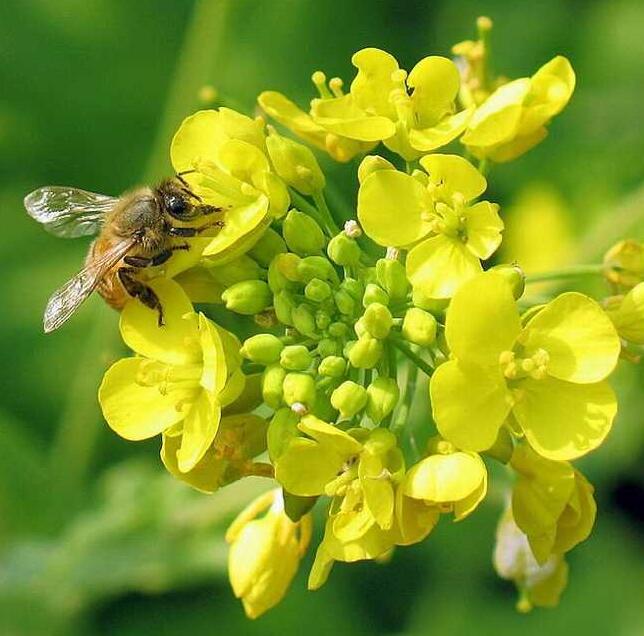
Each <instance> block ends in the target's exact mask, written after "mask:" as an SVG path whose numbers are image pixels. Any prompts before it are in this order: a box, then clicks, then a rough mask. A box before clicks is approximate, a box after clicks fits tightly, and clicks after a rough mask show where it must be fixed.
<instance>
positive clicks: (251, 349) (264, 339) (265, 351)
mask: <svg viewBox="0 0 644 636" xmlns="http://www.w3.org/2000/svg"><path fill="white" fill-rule="evenodd" d="M282 349H284V345H283V343H282V341H281V340H280V339H279V338H278V337H277V336H274V335H273V334H270V333H260V334H257V335H256V336H251V337H250V338H247V339H246V340H245V341H244V345H243V346H242V348H241V349H240V350H239V353H240V354H241V355H242V356H244V358H247V359H248V360H250V361H252V362H257V363H258V364H263V365H264V366H268V365H269V364H273V362H277V361H278V360H279V357H280V353H281V351H282Z"/></svg>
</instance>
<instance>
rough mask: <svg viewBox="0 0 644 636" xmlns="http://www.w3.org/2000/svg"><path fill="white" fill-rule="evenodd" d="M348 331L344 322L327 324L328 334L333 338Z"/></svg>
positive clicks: (339, 336) (341, 336)
mask: <svg viewBox="0 0 644 636" xmlns="http://www.w3.org/2000/svg"><path fill="white" fill-rule="evenodd" d="M348 333H349V326H348V325H347V323H346V322H332V323H331V324H330V325H329V335H331V336H333V337H334V338H344V337H346V336H347V334H348Z"/></svg>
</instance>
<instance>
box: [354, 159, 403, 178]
mask: <svg viewBox="0 0 644 636" xmlns="http://www.w3.org/2000/svg"><path fill="white" fill-rule="evenodd" d="M395 169H396V166H394V164H393V163H390V162H389V161H387V160H386V159H385V158H384V157H381V156H380V155H367V156H366V157H365V158H364V159H363V160H362V161H361V162H360V165H359V166H358V181H359V182H360V183H362V182H363V181H364V180H365V179H366V178H367V177H368V176H369V175H370V174H372V173H374V172H376V171H377V170H395Z"/></svg>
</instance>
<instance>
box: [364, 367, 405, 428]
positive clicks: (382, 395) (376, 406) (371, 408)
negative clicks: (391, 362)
mask: <svg viewBox="0 0 644 636" xmlns="http://www.w3.org/2000/svg"><path fill="white" fill-rule="evenodd" d="M367 396H368V400H367V415H368V416H369V417H370V418H371V419H372V420H373V422H375V423H376V424H380V422H382V420H384V419H385V417H387V415H389V414H390V413H391V412H392V411H393V410H394V408H395V407H396V404H398V400H399V399H400V389H398V384H397V383H396V381H395V380H394V379H393V378H386V377H384V376H379V377H377V378H376V379H375V380H374V381H373V382H372V383H371V384H370V385H369V386H368V387H367Z"/></svg>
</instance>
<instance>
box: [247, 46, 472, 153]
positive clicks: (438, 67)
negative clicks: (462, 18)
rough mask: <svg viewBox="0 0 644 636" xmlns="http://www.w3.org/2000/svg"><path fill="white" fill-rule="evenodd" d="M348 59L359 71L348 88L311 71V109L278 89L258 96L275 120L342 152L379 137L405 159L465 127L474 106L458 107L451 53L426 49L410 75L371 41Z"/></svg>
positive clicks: (457, 82) (370, 145) (367, 144)
mask: <svg viewBox="0 0 644 636" xmlns="http://www.w3.org/2000/svg"><path fill="white" fill-rule="evenodd" d="M351 61H352V63H353V65H354V66H355V67H356V68H357V69H358V73H357V74H356V77H355V78H354V80H353V82H352V83H351V87H350V91H349V93H347V94H344V92H343V90H342V81H341V80H340V79H338V78H333V79H332V80H331V81H330V83H329V86H328V87H327V85H326V78H325V76H324V74H322V73H319V72H318V73H315V74H314V75H313V81H314V83H315V84H316V86H317V88H318V91H319V93H320V98H319V99H314V100H313V101H312V102H311V111H310V114H309V115H307V114H306V113H304V112H303V111H301V110H299V109H298V108H297V107H296V106H295V105H294V104H293V103H292V102H290V101H289V100H287V99H286V98H285V97H284V96H282V95H280V94H279V93H274V92H268V93H262V95H260V98H259V103H260V105H261V106H262V108H264V110H266V112H267V113H269V114H270V115H271V116H273V117H275V118H276V119H277V120H278V121H281V122H282V123H283V124H285V125H287V126H288V127H289V128H291V130H293V131H294V132H296V133H297V134H300V136H302V137H304V138H308V139H309V141H312V142H313V143H315V145H317V146H318V147H321V148H323V149H325V150H328V151H329V153H330V154H331V155H332V156H334V157H335V158H338V159H340V160H348V159H349V158H351V156H354V155H355V154H358V153H359V152H363V153H364V152H368V151H369V150H371V149H372V148H373V147H374V146H375V145H376V144H377V143H378V142H379V141H382V142H383V143H384V144H385V146H387V148H389V149H390V150H392V151H393V152H396V153H398V154H399V155H400V156H401V157H403V158H404V159H406V160H408V161H411V160H413V159H416V158H417V157H419V156H420V155H421V154H422V153H423V152H428V151H430V150H435V149H436V148H440V147H441V146H444V145H445V144H447V143H449V142H450V141H452V140H453V139H455V138H456V137H458V135H460V134H461V133H462V132H463V130H465V126H466V125H467V121H468V119H469V117H470V115H471V114H472V112H473V109H470V110H464V111H460V112H456V106H455V100H456V96H457V95H458V91H459V85H460V79H459V74H458V70H457V68H456V66H455V65H454V63H453V62H452V61H451V60H448V59H447V58H444V57H437V56H431V57H426V58H424V59H422V60H421V61H420V62H418V64H416V66H414V68H413V69H412V71H411V73H409V75H408V74H407V72H406V71H404V70H403V69H401V68H400V67H399V66H398V62H397V61H396V59H395V58H394V57H393V56H392V55H390V54H389V53H386V52H385V51H381V50H380V49H376V48H366V49H362V50H360V51H358V52H357V53H355V54H354V55H353V57H352V58H351ZM329 134H330V135H333V137H332V143H329V139H328V135H329ZM336 140H342V141H345V140H346V141H353V143H354V146H353V147H351V146H349V148H347V147H346V146H345V147H344V148H343V151H344V152H342V151H341V152H338V151H337V148H336V147H334V143H333V142H336V143H338V141H336ZM346 141H345V143H346ZM338 155H339V156H338Z"/></svg>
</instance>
